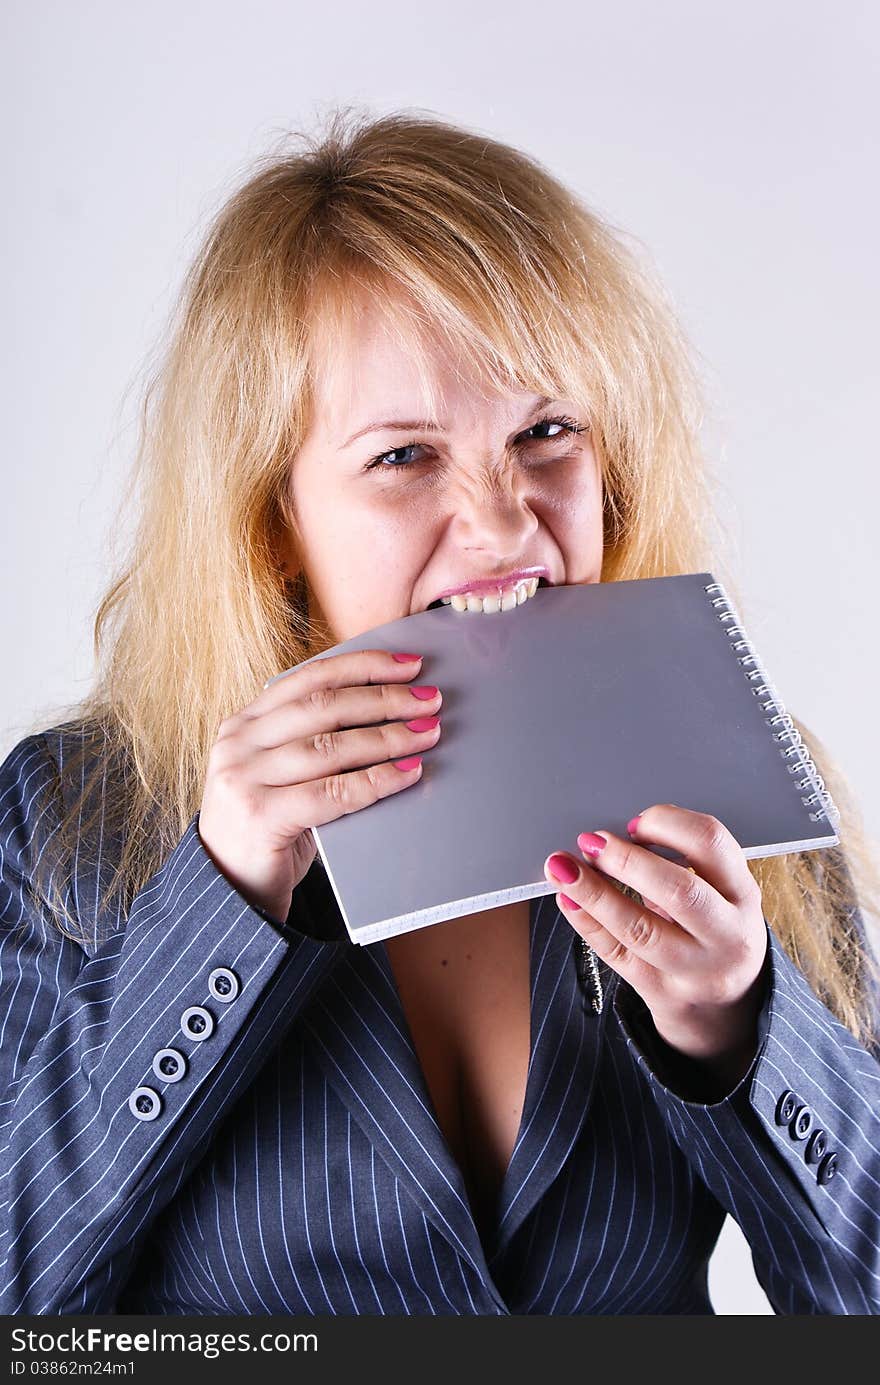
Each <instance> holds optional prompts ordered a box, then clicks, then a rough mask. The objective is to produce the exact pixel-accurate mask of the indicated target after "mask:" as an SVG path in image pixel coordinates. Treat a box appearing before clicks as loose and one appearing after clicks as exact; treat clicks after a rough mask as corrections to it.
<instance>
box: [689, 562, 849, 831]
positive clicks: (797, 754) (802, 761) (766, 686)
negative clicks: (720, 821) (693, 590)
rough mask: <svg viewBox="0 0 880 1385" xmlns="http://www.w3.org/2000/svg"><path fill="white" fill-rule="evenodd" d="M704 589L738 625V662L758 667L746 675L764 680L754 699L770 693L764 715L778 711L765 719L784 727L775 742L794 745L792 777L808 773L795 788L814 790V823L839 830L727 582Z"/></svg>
mask: <svg viewBox="0 0 880 1385" xmlns="http://www.w3.org/2000/svg"><path fill="white" fill-rule="evenodd" d="M704 590H705V591H706V592H719V593H720V595H719V596H713V597H712V605H713V606H714V607H715V608H716V609H718V608H724V609H723V610H722V611H721V613H720V614H719V616H718V619H719V620H722V621H733V622H734V624H733V625H728V626H727V634H728V636H730V635H732V634H734V633H736V634H738V635H739V636H740V637H741V638H739V639H737V640H734V641H733V642H732V643H731V646H730V647H731V649H733V650H734V651H735V652H736V653H737V662H738V663H740V664H743V665H745V664H754V666H755V667H754V668H753V669H752V670H751V671H750V672H748V673H746V678H748V679H749V680H750V681H751V680H753V679H761V680H763V681H762V682H761V683H760V686H758V687H755V688H752V695H753V696H754V697H761V696H763V694H764V693H770V697H769V699H768V700H767V701H766V702H762V704H761V710H762V711H763V712H766V711H769V709H770V708H771V707H775V708H776V712H775V715H774V716H772V717H765V718H764V720H765V722H766V723H767V725H768V726H777V725H779V724H781V725H782V727H783V730H781V731H774V732H773V739H774V740H775V741H777V742H780V743H781V742H783V741H790V742H791V744H790V745H788V746H786V748H785V749H784V750H780V752H779V753H780V755H782V756H783V758H785V759H789V758H791V757H794V760H793V763H792V764H790V765H789V766H788V772H789V774H800V773H801V771H803V772H804V776H805V777H804V778H803V779H799V780H798V781H797V783H796V784H795V788H796V789H798V791H800V790H803V789H808V788H809V789H812V790H813V792H812V793H811V794H809V795H808V796H807V797H806V798H805V797H804V796H803V793H801V802H802V803H804V804H806V805H807V806H810V805H811V804H814V803H820V804H822V807H820V808H819V809H818V810H817V811H816V812H811V813H810V821H811V822H821V821H822V819H823V818H825V819H827V820H828V821H829V822H831V823H832V824H833V825H834V826H835V827H836V826H837V825H838V823H839V822H840V813H839V812H838V810H837V808H836V806H835V804H834V801H833V799H832V797H831V794H830V793H829V792H828V790H827V789H826V787H825V781H824V779H823V778H822V776H821V774H819V772H818V770H817V769H816V766H815V764H814V763H813V760H812V759H811V758H810V756H809V755H808V754H807V748H806V746H805V745H804V743H803V740H802V739H801V733H800V731H798V729H797V727H796V726H795V725H794V723H793V721H792V719H791V717H790V716H789V714H788V713H787V712H786V710H785V706H784V705H783V703H782V700H781V699H780V697H779V694H778V692H777V690H776V688H775V687H774V686H773V684H772V683H771V681H770V678H769V675H768V673H767V670H766V669H765V668H764V666H763V664H762V663H761V661H760V659H759V658H758V655H757V652H756V650H755V647H754V645H753V644H752V643H751V641H750V640H749V639H748V637H747V636H746V632H745V631H744V630H743V628H742V626H741V625H740V624H739V623H738V615H737V612H736V610H735V608H734V605H733V602H732V601H731V600H730V597H729V596H728V594H727V592H726V590H725V588H724V585H723V583H721V582H709V583H708V585H705V586H704ZM743 649H745V650H747V651H748V652H747V653H746V654H744V655H743V656H742V657H740V656H739V651H740V650H743Z"/></svg>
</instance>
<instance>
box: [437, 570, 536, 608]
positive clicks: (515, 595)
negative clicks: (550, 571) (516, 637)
mask: <svg viewBox="0 0 880 1385" xmlns="http://www.w3.org/2000/svg"><path fill="white" fill-rule="evenodd" d="M537 590H538V578H537V577H530V578H528V580H525V581H521V582H515V583H514V585H513V586H512V587H508V588H507V589H506V590H505V591H503V592H502V595H501V597H500V598H499V597H498V595H497V593H493V595H491V596H473V595H471V594H470V593H465V592H461V593H459V595H457V596H444V597H443V598H442V600H443V605H444V606H451V607H452V609H453V610H454V611H482V612H483V613H484V614H486V615H490V614H493V615H494V614H495V613H496V612H497V611H512V610H513V608H514V606H521V605H522V604H523V602H524V601H528V599H529V597H530V596H534V595H535V592H536V591H537Z"/></svg>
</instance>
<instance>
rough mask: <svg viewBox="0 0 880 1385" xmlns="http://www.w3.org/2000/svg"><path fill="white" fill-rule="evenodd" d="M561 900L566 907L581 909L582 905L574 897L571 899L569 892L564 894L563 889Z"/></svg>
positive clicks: (560, 894) (560, 895)
mask: <svg viewBox="0 0 880 1385" xmlns="http://www.w3.org/2000/svg"><path fill="white" fill-rule="evenodd" d="M559 902H560V904H561V905H562V907H563V908H564V909H579V908H580V907H581V906H580V905H579V904H575V902H574V900H573V899H569V897H568V895H567V894H563V893H562V891H561V890H560V893H559Z"/></svg>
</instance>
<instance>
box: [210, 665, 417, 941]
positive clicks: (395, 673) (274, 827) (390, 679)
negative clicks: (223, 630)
mask: <svg viewBox="0 0 880 1385" xmlns="http://www.w3.org/2000/svg"><path fill="white" fill-rule="evenodd" d="M421 667H422V663H421V660H420V659H419V660H417V661H416V660H410V661H407V662H406V663H399V662H397V661H396V660H395V658H394V655H393V654H391V653H389V652H388V651H387V650H384V649H363V650H359V651H357V652H355V653H347V654H331V655H328V656H327V657H326V658H323V659H315V660H313V661H312V662H311V663H309V664H306V665H304V666H302V667H300V668H298V669H295V670H294V671H293V672H292V673H289V674H285V676H284V677H283V678H279V679H278V680H277V681H276V682H275V683H273V684H272V685H271V686H270V687H267V688H264V689H263V691H262V693H260V695H259V696H258V697H257V698H256V699H255V700H254V701H253V702H251V703H250V704H249V705H248V706H247V707H245V708H244V709H243V710H242V711H241V712H237V713H236V714H235V715H234V716H231V717H227V718H226V720H225V721H223V722H221V723H220V729H219V732H218V735H217V740H216V741H215V742H214V745H213V746H212V747H211V751H210V754H209V756H208V769H207V775H206V779H205V788H204V793H203V796H202V805H201V808H200V809H199V820H198V832H199V837H200V839H201V841H202V845H203V846H204V847H205V850H206V851H207V852H208V855H209V856H210V857H211V859H212V860H213V862H214V864H215V865H216V866H217V868H218V869H219V870H221V871H222V872H223V874H224V875H225V876H226V877H227V879H228V880H229V881H230V882H231V884H233V885H234V886H235V888H236V889H237V890H238V891H239V893H240V894H242V895H243V896H244V898H245V899H247V901H248V902H249V903H250V904H255V905H257V906H258V907H259V908H261V909H263V910H265V912H266V913H267V914H270V915H271V916H272V917H273V918H275V919H278V920H283V919H286V918H287V914H288V912H289V909H290V901H291V896H292V895H293V891H294V889H295V887H296V886H297V885H298V884H299V882H300V881H301V880H302V878H303V876H304V875H305V873H306V871H307V870H308V868H309V866H310V865H311V864H312V861H313V860H314V859H315V853H316V851H317V847H316V846H315V841H314V838H313V837H312V834H311V832H310V831H309V830H308V829H309V828H310V827H320V826H321V825H322V824H323V823H325V822H332V821H333V819H334V818H338V817H342V816H343V814H345V813H355V812H357V811H358V809H360V808H365V807H367V805H368V804H370V803H375V802H376V800H377V799H379V798H387V797H388V795H389V794H392V793H397V792H398V791H399V790H400V789H406V788H408V787H409V785H410V784H414V783H416V781H417V780H418V779H419V777H420V775H421V766H418V767H416V768H414V769H410V770H404V771H402V770H400V769H398V768H397V767H396V765H395V764H394V763H393V761H394V760H395V759H400V758H405V757H409V756H411V755H413V754H418V753H419V752H420V751H423V750H429V749H430V748H431V746H433V745H436V744H437V741H438V740H439V738H440V727H439V725H438V726H436V727H435V728H434V729H433V730H428V731H415V732H414V731H412V730H410V729H409V728H408V727H407V726H406V724H405V723H406V722H408V721H413V720H419V719H421V718H424V717H431V716H433V715H434V714H435V713H437V712H438V711H439V709H440V704H441V702H442V694H441V693H440V692H439V690H435V691H434V693H433V695H432V696H429V697H428V698H418V697H416V696H414V690H413V689H412V688H410V687H409V686H408V682H409V679H411V678H412V677H414V675H415V674H416V673H417V672H419V670H420V669H421Z"/></svg>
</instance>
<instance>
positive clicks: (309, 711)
mask: <svg viewBox="0 0 880 1385" xmlns="http://www.w3.org/2000/svg"><path fill="white" fill-rule="evenodd" d="M431 686H432V685H430V684H424V683H418V684H416V683H406V684H397V683H378V684H375V685H370V686H361V685H356V686H355V687H346V688H335V687H327V686H324V687H321V688H319V689H317V690H315V691H313V692H311V693H308V694H306V695H305V696H304V697H299V698H296V699H295V700H293V701H289V702H284V703H282V704H281V705H280V706H278V707H274V708H273V709H272V710H270V711H268V712H264V713H263V715H262V716H256V717H250V718H249V719H247V720H245V721H244V722H243V723H242V724H241V729H242V731H243V733H244V734H245V736H246V738H247V741H248V743H249V744H250V745H253V746H254V747H256V748H257V749H261V750H268V749H270V748H271V747H272V746H283V745H286V744H287V743H288V742H289V741H293V740H299V739H301V738H303V737H308V736H315V735H318V734H319V733H326V732H332V731H343V730H348V729H350V728H354V727H370V726H379V725H381V724H382V723H386V722H409V721H418V720H420V719H421V718H423V717H431V716H437V715H438V714H439V713H440V711H441V709H442V704H443V694H442V693H441V692H440V690H439V688H438V689H437V690H436V692H433V693H432V692H431V691H430V688H431ZM426 694H427V695H426ZM374 758H378V757H376V756H374Z"/></svg>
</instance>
